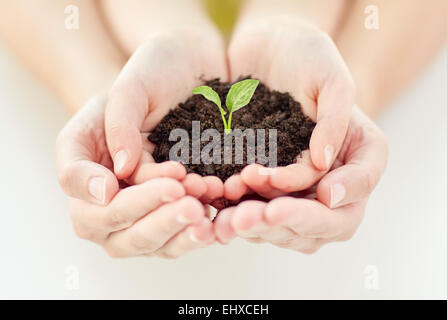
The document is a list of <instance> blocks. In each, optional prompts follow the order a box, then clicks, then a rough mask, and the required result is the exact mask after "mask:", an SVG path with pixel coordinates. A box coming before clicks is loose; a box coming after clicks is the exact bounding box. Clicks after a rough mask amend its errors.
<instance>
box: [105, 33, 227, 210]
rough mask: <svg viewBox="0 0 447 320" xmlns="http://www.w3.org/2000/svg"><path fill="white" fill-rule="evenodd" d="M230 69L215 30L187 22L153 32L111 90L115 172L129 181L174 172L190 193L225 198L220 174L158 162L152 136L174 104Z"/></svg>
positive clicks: (109, 114) (108, 135)
mask: <svg viewBox="0 0 447 320" xmlns="http://www.w3.org/2000/svg"><path fill="white" fill-rule="evenodd" d="M227 73H228V72H227V68H226V60H225V52H224V49H223V43H222V39H221V38H220V36H219V35H218V34H217V32H215V31H214V29H210V30H205V29H202V28H187V27H185V28H182V29H168V30H165V31H161V32H158V33H155V34H152V35H151V36H150V37H149V39H148V40H147V41H146V42H145V43H144V44H143V45H142V46H141V47H140V48H139V49H138V50H137V51H136V52H135V53H134V54H133V56H132V57H131V58H130V60H129V61H128V63H127V65H126V66H125V67H124V69H123V70H122V72H121V74H120V75H119V77H118V79H117V81H116V83H115V84H114V86H113V87H112V89H111V91H110V94H109V100H108V104H107V107H106V122H105V127H106V138H107V145H108V148H109V151H110V154H111V155H112V159H113V163H114V172H115V174H116V176H117V177H118V178H120V179H127V181H129V183H130V184H139V183H142V182H144V181H147V180H149V179H152V178H154V177H155V176H164V177H171V178H174V179H177V180H182V181H183V185H184V186H185V188H186V192H187V194H190V195H192V196H194V197H196V198H202V199H206V200H207V201H212V200H213V199H216V198H219V197H221V196H222V195H223V184H222V182H221V181H220V180H219V179H217V178H216V177H205V178H202V177H200V176H199V175H197V174H189V175H187V176H186V177H185V174H186V171H185V169H184V167H183V166H182V165H181V164H180V163H175V162H168V163H166V164H158V163H155V161H154V159H153V157H152V155H151V152H152V151H153V145H151V143H149V141H148V140H147V136H148V135H149V133H150V132H151V131H152V130H153V129H154V128H155V127H156V125H157V124H158V123H159V122H160V120H161V119H162V118H163V117H164V116H165V115H166V114H167V113H168V111H169V110H170V109H172V108H174V107H176V106H177V104H178V103H179V102H182V101H184V100H186V98H188V97H189V96H191V91H192V89H193V88H194V87H196V86H198V85H200V84H201V82H202V79H212V78H216V77H219V78H221V79H222V80H223V81H226V80H227V78H228V76H227ZM142 136H143V137H142Z"/></svg>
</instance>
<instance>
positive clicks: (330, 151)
mask: <svg viewBox="0 0 447 320" xmlns="http://www.w3.org/2000/svg"><path fill="white" fill-rule="evenodd" d="M334 152H335V150H334V147H333V146H331V145H330V144H328V145H327V146H326V147H324V158H325V160H326V170H329V169H330V168H331V163H332V160H333V159H332V158H333V157H334Z"/></svg>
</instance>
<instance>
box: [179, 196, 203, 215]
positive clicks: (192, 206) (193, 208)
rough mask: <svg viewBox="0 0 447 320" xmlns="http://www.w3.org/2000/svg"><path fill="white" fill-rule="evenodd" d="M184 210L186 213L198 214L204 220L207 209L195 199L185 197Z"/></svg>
mask: <svg viewBox="0 0 447 320" xmlns="http://www.w3.org/2000/svg"><path fill="white" fill-rule="evenodd" d="M182 208H183V209H184V210H185V211H188V212H194V213H196V215H197V217H198V218H203V217H204V216H205V208H204V207H203V205H202V204H201V203H200V201H199V200H197V199H196V198H194V197H191V196H187V197H185V198H184V200H183V203H182Z"/></svg>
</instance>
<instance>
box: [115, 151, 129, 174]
mask: <svg viewBox="0 0 447 320" xmlns="http://www.w3.org/2000/svg"><path fill="white" fill-rule="evenodd" d="M127 158H128V156H127V152H126V151H124V150H120V151H118V152H117V153H116V154H115V157H114V158H113V164H114V170H115V173H119V172H121V170H123V168H124V166H125V165H126V162H127Z"/></svg>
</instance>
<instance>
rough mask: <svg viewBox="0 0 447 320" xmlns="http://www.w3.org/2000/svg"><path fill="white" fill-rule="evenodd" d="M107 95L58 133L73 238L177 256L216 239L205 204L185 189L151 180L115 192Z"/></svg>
mask: <svg viewBox="0 0 447 320" xmlns="http://www.w3.org/2000/svg"><path fill="white" fill-rule="evenodd" d="M105 103H106V97H105V95H102V96H98V97H96V98H94V99H92V100H90V101H89V102H88V103H87V104H86V105H85V106H84V107H83V108H82V109H81V111H80V112H78V114H76V116H74V117H73V118H72V119H71V120H70V122H69V123H68V124H67V125H66V126H65V128H64V129H63V130H62V131H61V133H60V134H59V137H58V141H57V147H56V152H57V164H58V175H59V180H60V183H61V186H62V188H63V190H64V191H65V193H66V194H67V195H68V196H69V197H70V213H71V217H72V220H73V227H74V229H75V232H76V234H77V235H78V236H79V237H81V238H83V239H89V240H91V241H94V242H96V243H98V244H100V245H101V246H103V247H104V248H105V249H106V251H107V252H108V254H109V255H111V256H114V257H127V256H135V255H158V256H161V257H166V258H172V257H178V256H180V255H182V254H184V253H186V252H188V251H190V250H193V249H195V248H199V247H203V246H206V245H208V244H210V243H211V242H213V241H214V234H213V230H212V225H211V222H210V221H209V219H208V217H206V216H205V209H204V207H203V205H202V204H201V203H200V202H199V201H198V200H197V199H195V198H192V197H187V196H186V197H185V194H186V192H185V188H184V187H183V185H182V184H181V183H180V182H178V181H176V180H174V179H170V178H154V179H152V180H150V181H148V182H145V183H142V184H140V185H136V186H131V187H127V188H125V189H121V190H120V188H119V184H118V179H117V178H116V177H115V175H114V174H113V172H112V167H113V162H112V159H111V158H110V155H109V152H108V149H107V146H106V142H105V132H104V107H105Z"/></svg>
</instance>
